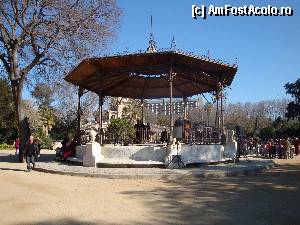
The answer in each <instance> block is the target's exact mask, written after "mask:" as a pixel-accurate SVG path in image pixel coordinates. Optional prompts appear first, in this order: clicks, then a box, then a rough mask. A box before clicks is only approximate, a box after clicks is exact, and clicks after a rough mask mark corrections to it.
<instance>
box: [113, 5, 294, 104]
mask: <svg viewBox="0 0 300 225" xmlns="http://www.w3.org/2000/svg"><path fill="white" fill-rule="evenodd" d="M118 2H119V5H120V7H121V8H122V10H123V18H122V23H121V27H120V30H119V31H118V33H117V38H116V40H114V43H113V44H112V45H111V47H110V49H109V50H108V52H110V53H111V52H122V51H124V50H126V49H128V50H129V51H136V50H143V49H146V47H147V44H148V39H149V32H150V15H153V33H154V36H155V40H156V43H157V46H158V48H167V47H169V46H170V43H171V40H172V37H173V36H175V40H176V44H177V48H179V49H181V50H184V51H193V52H195V53H198V54H204V55H205V54H207V52H208V50H209V51H210V54H211V57H213V58H219V59H223V60H225V61H228V62H232V63H234V62H235V58H236V57H237V59H238V66H239V69H238V73H237V74H236V77H235V79H234V81H233V83H232V86H231V88H232V89H231V90H230V91H229V97H228V100H229V102H233V103H234V102H255V101H260V100H268V99H276V98H287V97H288V96H287V95H286V94H285V90H284V88H283V85H284V84H285V83H286V82H293V81H295V80H296V79H298V78H299V77H300V76H299V75H300V62H299V59H300V44H299V43H300V27H299V25H300V16H299V12H300V2H299V1H282V0H277V1H271V0H269V1H267V0H265V1H263V0H260V1H229V0H228V1H223V0H219V1H216V0H215V1H212V0H211V1H208V0H206V1H203V0H202V1H199V0H198V1H197V0H194V1H189V0H164V1H162V0H143V1H141V0H119V1H118ZM241 2H243V3H241ZM203 3H204V4H205V5H210V4H213V5H216V6H224V5H225V4H230V5H232V6H244V5H245V4H247V5H250V4H253V5H257V6H267V5H272V6H277V7H281V6H290V7H292V8H293V10H294V15H293V16H292V17H234V16H230V17H208V18H207V19H206V20H203V19H197V20H194V19H193V18H192V17H191V9H192V5H193V4H196V5H201V4H203Z"/></svg>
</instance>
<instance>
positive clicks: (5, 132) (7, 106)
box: [0, 78, 17, 142]
mask: <svg viewBox="0 0 300 225" xmlns="http://www.w3.org/2000/svg"><path fill="white" fill-rule="evenodd" d="M0 93H1V94H0V142H4V141H5V142H7V141H8V140H9V139H14V138H16V136H17V132H16V130H17V122H16V119H15V118H16V117H15V108H14V103H13V96H12V92H11V89H10V87H9V83H8V81H7V80H5V79H1V78H0Z"/></svg>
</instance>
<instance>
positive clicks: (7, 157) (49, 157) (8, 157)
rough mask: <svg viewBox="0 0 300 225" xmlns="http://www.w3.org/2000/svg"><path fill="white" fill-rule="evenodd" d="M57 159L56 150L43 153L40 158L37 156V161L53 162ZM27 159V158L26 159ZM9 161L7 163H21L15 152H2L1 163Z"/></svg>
mask: <svg viewBox="0 0 300 225" xmlns="http://www.w3.org/2000/svg"><path fill="white" fill-rule="evenodd" d="M54 159H55V152H53V153H52V152H51V153H47V154H41V156H40V157H39V158H37V162H51V161H53V160H54ZM24 161H25V160H24ZM1 162H7V163H19V158H18V156H17V155H15V154H11V153H5V152H4V153H2V152H1V153H0V163H1Z"/></svg>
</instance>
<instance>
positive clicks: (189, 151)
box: [179, 145, 224, 164]
mask: <svg viewBox="0 0 300 225" xmlns="http://www.w3.org/2000/svg"><path fill="white" fill-rule="evenodd" d="M223 152H224V146H223V145H181V151H180V152H179V154H180V155H181V158H182V161H183V163H184V164H189V163H207V162H218V161H222V160H223Z"/></svg>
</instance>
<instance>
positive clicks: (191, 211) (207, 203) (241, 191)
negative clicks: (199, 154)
mask: <svg viewBox="0 0 300 225" xmlns="http://www.w3.org/2000/svg"><path fill="white" fill-rule="evenodd" d="M299 177H300V163H296V164H294V165H288V164H286V165H284V164H283V165H280V166H278V167H276V168H274V169H272V170H269V171H266V172H263V173H261V174H258V175H252V176H240V177H228V178H215V179H212V178H195V179H189V180H164V181H163V182H164V185H163V186H164V187H161V186H158V187H157V188H154V189H152V190H151V191H139V192H136V191H135V192H134V191H132V192H131V191H129V192H123V194H124V195H128V196H129V197H130V198H136V199H139V200H142V201H143V202H144V204H146V206H148V207H151V209H152V215H155V219H154V220H153V221H151V222H150V221H149V222H150V223H151V224H214V225H217V224H242V225H248V224H249V225H253V224H256V225H269V224H272V225H281V224H282V225H287V224H289V225H296V224H300V221H299V202H300V194H299V191H300V189H299V186H300V179H299Z"/></svg>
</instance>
